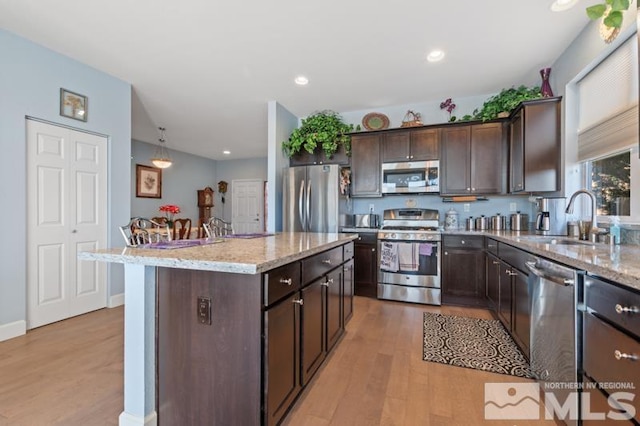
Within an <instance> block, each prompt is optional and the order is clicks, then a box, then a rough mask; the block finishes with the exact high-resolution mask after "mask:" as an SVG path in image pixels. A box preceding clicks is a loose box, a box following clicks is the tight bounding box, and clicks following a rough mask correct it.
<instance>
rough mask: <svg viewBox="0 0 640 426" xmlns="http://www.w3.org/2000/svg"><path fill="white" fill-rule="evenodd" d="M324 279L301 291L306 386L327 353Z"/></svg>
mask: <svg viewBox="0 0 640 426" xmlns="http://www.w3.org/2000/svg"><path fill="white" fill-rule="evenodd" d="M324 282H325V279H324V278H321V279H318V280H316V281H314V282H313V283H311V284H309V285H308V286H306V287H305V288H303V289H302V291H301V296H302V297H301V299H302V303H303V304H302V326H301V331H302V332H301V337H300V342H301V345H300V346H301V350H302V354H301V355H302V376H301V379H302V385H303V386H304V385H306V384H307V383H308V382H309V380H310V379H311V376H313V373H315V372H316V371H317V370H318V368H319V367H320V364H322V361H324V357H325V355H326V351H325V344H324V342H325V333H326V328H325V321H326V320H325V302H324V299H325V297H324V294H323V293H324V291H323V284H324Z"/></svg>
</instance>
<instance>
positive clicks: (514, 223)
mask: <svg viewBox="0 0 640 426" xmlns="http://www.w3.org/2000/svg"><path fill="white" fill-rule="evenodd" d="M509 227H510V228H511V230H512V231H528V230H529V215H528V214H522V213H520V212H516V213H513V214H512V215H510V217H509Z"/></svg>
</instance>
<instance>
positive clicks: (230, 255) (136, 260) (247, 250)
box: [78, 232, 358, 274]
mask: <svg viewBox="0 0 640 426" xmlns="http://www.w3.org/2000/svg"><path fill="white" fill-rule="evenodd" d="M357 237H358V235H357V234H342V233H308V232H282V233H276V234H274V235H269V236H265V237H261V238H251V239H240V238H229V239H224V241H223V242H221V243H215V244H206V245H201V246H195V247H185V248H179V249H173V250H159V249H149V248H146V249H143V248H135V247H125V248H110V249H101V250H96V251H91V252H81V253H79V254H78V258H79V259H82V260H97V261H102V262H111V263H127V264H137V265H147V266H160V267H168V268H181V269H194V270H203V271H217V272H228V273H235V274H258V273H263V272H266V271H269V270H271V269H274V268H277V267H279V266H282V265H286V264H288V263H291V262H293V261H296V260H299V259H303V258H305V257H308V256H312V255H314V254H316V253H321V252H323V251H325V250H329V249H332V248H334V247H338V246H341V245H344V244H346V243H348V242H350V241H353V240H355V239H356V238H357Z"/></svg>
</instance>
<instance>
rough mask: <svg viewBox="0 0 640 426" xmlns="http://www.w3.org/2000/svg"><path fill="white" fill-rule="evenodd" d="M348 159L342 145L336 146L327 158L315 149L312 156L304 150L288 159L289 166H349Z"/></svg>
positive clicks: (318, 149)
mask: <svg viewBox="0 0 640 426" xmlns="http://www.w3.org/2000/svg"><path fill="white" fill-rule="evenodd" d="M349 161H350V158H349V157H348V156H347V153H346V151H345V149H344V146H343V145H342V144H338V150H337V151H336V152H335V153H334V154H333V155H332V156H331V157H330V158H327V157H326V156H325V155H324V152H323V151H322V149H321V148H316V150H315V151H314V153H313V154H311V153H309V152H307V151H306V150H305V149H303V150H302V151H300V152H298V153H297V154H295V155H293V156H292V157H291V158H289V166H291V167H293V166H309V165H314V164H343V165H346V164H349Z"/></svg>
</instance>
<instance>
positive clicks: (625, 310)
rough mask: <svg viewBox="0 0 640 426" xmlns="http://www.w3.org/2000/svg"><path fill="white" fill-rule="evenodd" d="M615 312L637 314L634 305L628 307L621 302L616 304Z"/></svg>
mask: <svg viewBox="0 0 640 426" xmlns="http://www.w3.org/2000/svg"><path fill="white" fill-rule="evenodd" d="M616 313H618V314H637V313H638V308H637V307H635V306H632V307H630V308H628V307H626V306H622V305H621V304H619V303H618V304H616Z"/></svg>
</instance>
